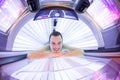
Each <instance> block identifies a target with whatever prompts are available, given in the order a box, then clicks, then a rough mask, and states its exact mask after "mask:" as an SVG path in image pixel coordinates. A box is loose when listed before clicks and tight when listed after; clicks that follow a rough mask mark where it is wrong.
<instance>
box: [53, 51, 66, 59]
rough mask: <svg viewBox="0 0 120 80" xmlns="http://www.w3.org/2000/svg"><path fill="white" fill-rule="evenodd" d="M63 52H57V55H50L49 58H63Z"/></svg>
mask: <svg viewBox="0 0 120 80" xmlns="http://www.w3.org/2000/svg"><path fill="white" fill-rule="evenodd" d="M64 54H65V53H64V52H57V53H51V57H53V58H56V57H62V56H64Z"/></svg>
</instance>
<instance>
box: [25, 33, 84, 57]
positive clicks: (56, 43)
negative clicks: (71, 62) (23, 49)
mask: <svg viewBox="0 0 120 80" xmlns="http://www.w3.org/2000/svg"><path fill="white" fill-rule="evenodd" d="M83 53H84V51H83V50H81V49H77V48H72V47H68V46H65V45H63V37H62V35H61V33H60V32H57V31H53V32H52V33H51V34H50V36H49V45H48V46H46V47H44V48H43V49H41V50H38V51H35V52H32V53H30V54H28V55H27V57H28V58H29V59H40V58H50V57H51V58H55V57H62V56H79V55H83Z"/></svg>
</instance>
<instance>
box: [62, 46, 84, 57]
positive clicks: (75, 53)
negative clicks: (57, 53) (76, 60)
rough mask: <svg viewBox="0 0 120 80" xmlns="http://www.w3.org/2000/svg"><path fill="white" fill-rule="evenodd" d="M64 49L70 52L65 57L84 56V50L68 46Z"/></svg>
mask: <svg viewBox="0 0 120 80" xmlns="http://www.w3.org/2000/svg"><path fill="white" fill-rule="evenodd" d="M63 48H65V49H68V50H69V52H67V54H64V56H80V55H84V50H81V49H78V48H73V47H69V46H66V45H64V47H63Z"/></svg>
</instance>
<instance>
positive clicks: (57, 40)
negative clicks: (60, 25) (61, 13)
mask: <svg viewBox="0 0 120 80" xmlns="http://www.w3.org/2000/svg"><path fill="white" fill-rule="evenodd" d="M50 41H56V42H59V41H62V38H61V36H60V35H59V36H51V38H50Z"/></svg>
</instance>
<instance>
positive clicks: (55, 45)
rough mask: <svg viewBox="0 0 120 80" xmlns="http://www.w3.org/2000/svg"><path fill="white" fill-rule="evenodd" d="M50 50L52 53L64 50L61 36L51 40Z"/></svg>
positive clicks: (53, 37) (52, 37)
mask: <svg viewBox="0 0 120 80" xmlns="http://www.w3.org/2000/svg"><path fill="white" fill-rule="evenodd" d="M50 48H51V50H52V52H55V53H58V52H59V51H60V50H61V48H62V38H61V36H51V38H50Z"/></svg>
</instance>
